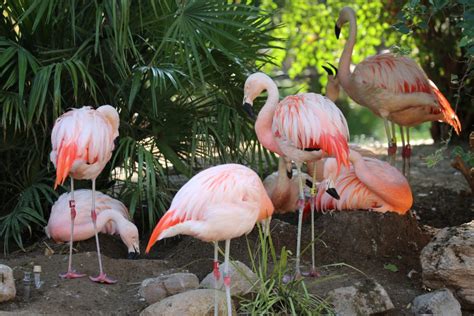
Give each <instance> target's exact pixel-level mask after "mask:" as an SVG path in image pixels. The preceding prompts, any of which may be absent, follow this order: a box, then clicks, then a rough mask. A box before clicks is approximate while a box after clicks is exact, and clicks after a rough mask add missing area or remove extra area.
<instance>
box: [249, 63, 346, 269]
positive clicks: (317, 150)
mask: <svg viewBox="0 0 474 316" xmlns="http://www.w3.org/2000/svg"><path fill="white" fill-rule="evenodd" d="M263 90H266V91H267V93H268V97H267V100H266V102H265V105H264V106H263V108H262V109H261V110H260V112H259V113H258V116H257V120H256V122H255V131H256V133H257V137H258V140H259V141H260V143H261V144H262V145H263V146H264V147H265V148H267V149H268V150H270V151H273V152H275V153H277V154H279V155H280V156H283V157H285V158H287V159H288V160H291V161H294V162H295V164H296V168H297V170H298V175H299V177H298V178H299V200H298V208H299V217H298V238H297V246H296V275H297V276H298V275H300V267H299V266H300V250H301V224H302V220H303V208H304V192H303V178H302V176H301V175H302V173H301V165H302V163H303V162H308V161H316V160H319V159H322V158H323V157H325V156H335V157H336V160H337V162H338V166H340V165H346V166H348V165H349V159H348V154H349V149H348V146H347V141H348V139H349V130H348V128H347V122H346V119H345V118H344V116H343V115H342V113H341V111H340V110H339V109H338V108H337V106H336V105H335V104H334V103H333V102H332V101H331V100H329V99H328V98H326V97H324V96H322V95H320V94H315V93H303V94H297V95H291V96H287V97H286V98H284V99H283V100H282V101H280V102H278V88H277V86H276V84H275V82H273V80H272V79H271V78H270V77H268V76H267V75H265V74H264V73H261V72H258V73H254V74H252V75H250V76H249V77H248V78H247V80H246V82H245V86H244V105H243V106H244V109H245V110H246V111H247V112H248V113H249V114H250V115H252V113H253V112H252V104H253V101H254V100H255V98H257V97H258V96H259V95H260V93H262V91H263ZM328 192H329V193H331V194H333V195H334V197H335V198H337V192H335V191H334V189H333V188H329V190H328Z"/></svg>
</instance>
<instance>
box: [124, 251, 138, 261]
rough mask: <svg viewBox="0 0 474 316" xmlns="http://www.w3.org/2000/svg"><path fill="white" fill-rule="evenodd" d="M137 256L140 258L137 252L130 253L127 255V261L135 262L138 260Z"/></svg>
mask: <svg viewBox="0 0 474 316" xmlns="http://www.w3.org/2000/svg"><path fill="white" fill-rule="evenodd" d="M138 256H140V253H139V252H135V251H132V252H129V253H128V255H127V259H131V260H135V259H138Z"/></svg>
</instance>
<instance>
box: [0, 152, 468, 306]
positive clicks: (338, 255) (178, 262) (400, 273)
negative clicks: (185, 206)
mask: <svg viewBox="0 0 474 316" xmlns="http://www.w3.org/2000/svg"><path fill="white" fill-rule="evenodd" d="M435 149H436V146H417V147H415V148H414V157H413V158H412V160H413V161H412V166H411V178H410V183H411V185H412V191H413V195H414V205H413V208H412V211H411V212H410V213H409V214H407V215H405V216H398V215H396V214H389V213H387V214H378V213H373V212H367V211H350V212H333V213H330V214H318V216H317V219H316V221H315V226H316V232H317V235H318V236H319V239H318V241H317V242H316V261H317V265H318V266H319V267H320V268H319V270H320V272H321V274H322V277H321V278H319V279H312V278H307V279H306V280H305V282H306V284H307V287H308V289H309V290H310V291H311V292H313V293H315V294H319V295H324V294H325V293H327V291H328V290H330V289H332V288H337V287H340V286H345V285H349V284H353V283H354V282H355V281H356V280H362V279H364V278H365V277H366V276H368V277H370V278H373V279H375V280H377V281H378V282H379V283H380V284H382V286H383V287H384V288H385V289H386V290H387V292H388V294H389V295H390V297H391V299H392V301H393V303H394V305H395V307H396V309H395V310H393V311H391V312H390V313H389V315H408V306H409V303H410V302H411V301H412V300H413V298H414V297H415V296H417V295H419V294H422V293H424V292H426V289H424V288H423V286H422V283H421V269H420V264H419V253H420V250H421V249H422V248H423V246H424V245H425V244H426V243H427V242H428V241H429V240H430V238H431V236H432V234H433V233H435V232H436V230H437V229H439V228H442V227H446V226H455V225H459V224H461V223H464V222H468V221H470V220H472V219H474V201H473V198H472V196H468V195H467V194H466V191H467V190H468V186H467V184H466V182H465V180H464V178H463V177H462V175H461V174H460V173H459V172H457V171H456V170H454V169H453V168H451V167H450V166H449V163H450V159H449V158H448V157H446V159H444V160H443V161H441V162H440V164H439V165H438V166H436V167H435V168H434V169H430V168H428V167H427V166H426V165H425V163H424V162H423V158H424V157H426V155H428V154H430V153H432V152H434V151H435ZM383 156H384V155H383V153H381V157H383ZM398 160H400V158H398ZM400 163H401V162H400V161H398V164H400ZM295 222H296V217H295V215H293V214H290V215H287V216H285V217H279V218H277V219H275V220H274V221H273V223H272V226H271V229H272V238H273V241H274V244H275V246H276V247H277V251H278V252H279V249H280V248H281V247H283V246H285V247H286V248H287V249H290V250H291V251H292V252H293V253H294V250H295V247H296V226H295V225H294V224H295ZM145 237H148V236H145ZM257 240H258V238H257V233H256V232H255V231H253V232H252V233H251V234H249V235H248V236H247V237H242V238H239V239H236V240H233V241H232V242H231V257H232V258H233V259H235V260H240V261H242V262H245V263H247V264H249V254H248V244H250V246H251V247H254V246H255V244H256V242H257ZM100 241H101V249H102V250H103V253H104V256H103V261H104V266H105V271H106V272H107V273H108V274H109V275H110V276H111V277H114V278H117V279H118V280H119V282H118V283H117V284H115V285H100V284H95V283H92V282H91V281H89V280H88V279H87V278H83V279H76V280H61V279H60V278H59V277H58V274H59V273H61V272H64V271H65V270H66V268H67V254H68V247H67V245H57V244H54V243H53V242H51V241H50V240H47V239H44V240H41V241H39V242H36V243H35V244H33V245H31V246H30V247H29V248H28V251H27V252H26V253H25V252H20V251H17V252H13V253H11V254H10V255H8V256H7V257H5V258H2V259H1V260H0V262H1V263H3V264H7V265H8V266H10V267H11V268H12V269H13V270H14V276H15V279H16V286H17V297H16V299H15V300H14V301H12V302H8V303H3V304H0V311H10V312H14V313H15V314H16V313H23V314H48V315H50V314H61V315H67V314H94V315H97V314H127V315H128V314H131V315H135V314H138V313H139V312H140V311H141V310H143V309H144V308H145V307H146V306H147V304H146V303H145V302H144V301H143V300H140V297H139V296H138V294H137V293H138V288H139V285H140V283H141V281H142V280H143V279H145V278H149V277H153V276H158V275H160V274H165V273H170V272H173V271H182V270H187V271H190V272H192V273H195V274H196V275H197V276H198V277H199V278H200V279H202V278H204V276H205V275H206V274H207V273H209V272H210V271H211V268H212V263H211V262H212V254H213V252H212V249H213V248H212V245H210V244H206V243H203V242H200V241H198V240H196V239H193V238H189V237H176V238H170V239H168V240H165V241H160V242H159V243H157V244H156V245H155V246H154V248H153V249H152V252H151V254H150V255H147V256H145V255H143V254H142V255H141V257H140V259H138V260H126V259H123V258H125V257H126V249H125V247H124V246H123V244H122V242H121V240H120V238H118V237H111V236H105V235H103V236H101V237H100ZM146 241H147V239H146V238H143V240H142V245H141V246H142V249H144V247H145V244H146ZM309 242H310V223H309V222H306V223H305V224H304V228H303V247H304V246H305V245H307V244H308V243H309ZM74 245H75V249H76V250H77V251H76V252H75V255H74V259H73V262H74V266H75V267H76V269H77V270H78V271H80V272H83V273H86V274H88V275H95V274H96V273H97V272H98V263H97V253H96V251H95V242H94V240H93V239H92V240H88V241H85V242H80V243H75V244H74ZM303 259H304V261H305V262H304V263H305V264H307V263H308V262H309V260H310V251H309V250H308V251H306V252H305V253H304V255H303ZM38 264H39V265H41V266H42V268H43V273H42V278H43V280H44V281H45V283H44V285H43V287H42V288H41V289H39V290H34V289H32V290H31V297H30V298H29V299H26V298H25V295H24V289H23V284H22V281H21V280H22V278H23V273H24V271H31V270H32V267H33V265H38ZM332 264H339V265H337V266H330V265H332ZM342 264H345V265H342ZM387 264H391V266H392V267H396V269H395V270H397V271H392V270H393V269H388V268H387ZM346 265H350V266H352V267H353V268H351V267H347V266H346ZM354 268H357V269H358V270H360V271H361V272H359V271H356V270H355V269H354ZM362 273H364V274H365V275H366V276H364V274H362ZM336 275H337V276H338V278H336V279H331V280H329V279H328V280H326V279H327V278H325V277H327V276H336ZM1 314H2V313H1V312H0V315H1ZM465 314H466V315H469V312H467V311H466V312H465Z"/></svg>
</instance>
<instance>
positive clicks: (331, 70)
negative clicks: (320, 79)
mask: <svg viewBox="0 0 474 316" xmlns="http://www.w3.org/2000/svg"><path fill="white" fill-rule="evenodd" d="M327 64H328V65H329V66H330V67H331V68H332V69H331V68H329V67H328V66H322V67H323V69H324V70H326V72H327V73H328V75H330V76H337V68H336V67H335V66H334V65H333V64H331V63H327Z"/></svg>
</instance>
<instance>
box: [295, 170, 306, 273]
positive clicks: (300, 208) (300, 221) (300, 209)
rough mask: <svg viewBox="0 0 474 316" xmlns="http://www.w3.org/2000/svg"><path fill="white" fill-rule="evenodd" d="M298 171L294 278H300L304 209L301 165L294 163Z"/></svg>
mask: <svg viewBox="0 0 474 316" xmlns="http://www.w3.org/2000/svg"><path fill="white" fill-rule="evenodd" d="M295 164H296V169H297V170H298V184H299V199H298V237H297V239H296V270H295V277H296V278H299V277H301V270H300V260H301V258H300V256H301V228H302V226H303V210H304V209H303V208H304V192H303V176H302V174H301V163H295Z"/></svg>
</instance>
